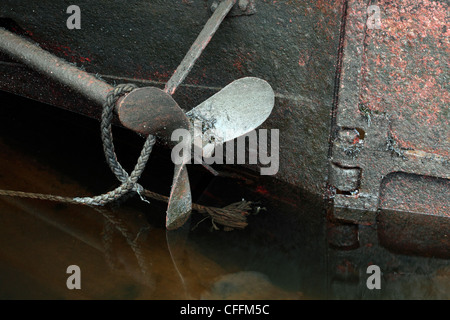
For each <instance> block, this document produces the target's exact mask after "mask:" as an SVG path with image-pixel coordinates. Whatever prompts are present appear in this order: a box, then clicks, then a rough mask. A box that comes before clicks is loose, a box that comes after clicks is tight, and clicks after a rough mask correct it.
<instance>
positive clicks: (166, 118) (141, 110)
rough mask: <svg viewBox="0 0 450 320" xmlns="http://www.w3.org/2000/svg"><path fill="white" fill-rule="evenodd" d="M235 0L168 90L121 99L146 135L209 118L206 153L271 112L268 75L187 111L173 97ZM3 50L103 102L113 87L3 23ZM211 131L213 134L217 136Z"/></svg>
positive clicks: (174, 198)
mask: <svg viewBox="0 0 450 320" xmlns="http://www.w3.org/2000/svg"><path fill="white" fill-rule="evenodd" d="M235 4H236V0H223V1H221V2H220V4H219V6H218V7H217V8H216V10H215V11H214V13H213V15H212V16H211V17H210V19H209V20H208V21H207V23H206V24H205V26H204V28H203V30H202V31H201V32H200V34H199V36H198V37H197V39H196V40H195V42H194V43H193V45H192V46H191V48H190V49H189V51H188V53H187V54H186V56H185V58H184V59H183V61H182V62H181V63H180V65H179V66H178V68H177V69H176V70H175V72H174V74H173V75H172V77H171V78H170V79H169V81H168V82H167V83H166V85H165V88H164V90H162V89H159V88H156V87H144V88H137V89H135V90H133V91H131V92H130V93H128V94H127V95H125V96H124V97H121V98H120V99H119V100H118V101H117V103H116V106H115V107H116V108H115V111H116V113H117V114H118V117H119V119H120V121H121V123H122V125H124V126H125V127H127V128H129V129H131V130H133V131H135V132H138V133H140V134H142V135H150V134H151V135H156V136H157V137H159V138H161V139H163V140H165V141H166V142H169V143H170V142H171V135H172V132H173V131H174V130H176V129H185V130H187V131H188V132H190V133H192V134H193V135H195V134H196V132H203V131H202V128H199V127H198V126H199V124H198V123H199V120H201V121H203V122H207V123H209V124H210V125H209V128H208V129H209V132H210V134H209V135H208V136H205V135H202V137H197V136H193V137H192V140H191V141H193V142H194V143H193V147H194V148H199V149H201V151H202V155H203V156H204V157H206V158H208V157H210V156H212V154H213V151H214V149H215V147H217V146H220V145H222V144H224V143H226V142H227V141H230V140H233V139H235V138H237V137H239V136H242V135H244V134H246V133H248V132H250V131H252V130H254V129H256V128H257V127H258V126H259V125H261V124H262V123H263V122H264V121H265V120H266V119H267V118H268V116H269V115H270V113H271V111H272V109H273V106H274V92H273V90H272V88H271V86H270V85H269V84H268V83H267V82H266V81H264V80H262V79H259V78H254V77H246V78H242V79H238V80H236V81H233V82H232V83H230V84H229V85H227V86H226V87H224V88H223V89H222V90H220V91H219V92H217V93H216V94H214V95H213V96H211V97H210V98H209V99H207V100H206V101H204V102H203V103H201V104H200V105H198V106H197V107H195V108H193V109H192V110H190V111H189V112H187V113H185V112H184V111H183V110H182V109H181V108H180V106H179V105H178V104H177V102H176V101H175V100H174V99H173V98H172V95H173V94H174V92H175V91H176V89H177V88H178V86H179V85H180V84H181V83H182V82H183V80H184V79H185V78H186V76H187V75H188V73H189V72H190V70H191V69H192V67H193V66H194V64H195V62H196V60H197V59H198V58H199V57H200V55H201V53H202V52H203V50H204V49H205V47H206V46H207V44H208V43H209V42H210V40H211V38H212V36H213V35H214V33H215V32H216V30H217V29H218V27H219V26H220V24H221V22H222V21H223V19H224V18H225V17H226V16H227V14H228V13H229V12H230V10H231V8H232V7H233V6H234V5H235ZM0 50H2V51H4V52H5V53H7V54H9V55H11V56H12V57H13V58H15V59H16V60H19V61H22V62H23V63H25V64H27V65H28V66H30V67H32V68H33V69H35V70H37V71H39V72H41V73H43V74H46V75H47V76H49V77H50V78H53V79H55V80H57V81H59V82H61V83H63V84H65V85H67V86H69V87H71V88H72V89H74V90H76V91H78V92H80V93H82V94H83V95H85V96H86V97H87V98H89V99H91V100H93V101H95V102H97V103H99V104H102V105H103V104H104V102H105V101H106V99H107V97H108V95H109V93H110V92H112V91H113V90H114V88H113V87H112V86H111V85H109V84H108V83H106V82H104V81H102V80H100V79H98V78H97V77H95V76H93V75H91V74H89V73H87V72H85V71H83V70H80V69H78V68H76V67H75V66H74V65H72V64H69V63H68V62H66V61H64V60H63V59H60V58H58V57H56V56H54V55H52V54H51V53H49V52H47V51H45V50H43V49H42V48H40V47H39V46H38V45H35V44H33V43H31V42H30V41H28V40H26V39H24V38H22V37H20V36H18V35H15V34H13V33H12V32H9V31H7V30H5V29H3V28H0ZM200 126H201V124H200ZM211 136H213V137H214V141H213V142H212V141H211V139H210V138H211ZM188 160H190V158H188V157H185V160H184V161H182V162H181V163H179V164H175V168H174V175H173V183H172V189H171V192H170V198H169V203H168V208H167V217H166V227H167V229H169V230H173V229H177V228H179V227H180V226H182V225H183V224H184V223H185V222H186V220H187V219H188V218H189V216H190V213H191V209H192V196H191V188H190V185H189V177H188V172H187V168H186V164H187V163H188V162H189V161H188Z"/></svg>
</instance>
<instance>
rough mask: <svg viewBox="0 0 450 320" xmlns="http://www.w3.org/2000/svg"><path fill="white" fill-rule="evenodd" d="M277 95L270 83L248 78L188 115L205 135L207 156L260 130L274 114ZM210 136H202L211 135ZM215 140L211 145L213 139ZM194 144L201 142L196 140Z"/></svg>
mask: <svg viewBox="0 0 450 320" xmlns="http://www.w3.org/2000/svg"><path fill="white" fill-rule="evenodd" d="M274 104H275V94H274V92H273V89H272V87H271V86H270V84H269V83H267V81H265V80H262V79H259V78H254V77H246V78H242V79H238V80H236V81H233V82H232V83H230V84H229V85H227V86H226V87H224V88H223V89H222V90H220V91H219V92H218V93H216V94H215V95H213V96H212V97H210V98H209V99H208V100H206V101H204V102H203V103H201V104H200V105H198V106H197V107H195V108H194V109H192V110H191V111H189V112H187V113H186V115H187V116H188V118H189V119H190V120H191V123H193V126H192V128H194V127H195V128H196V129H197V130H195V131H194V135H199V134H201V135H202V138H201V141H202V145H201V146H200V145H196V147H200V148H202V149H203V154H204V156H206V157H208V156H211V155H212V152H213V150H214V145H218V144H219V145H220V144H223V143H225V142H227V141H230V140H233V139H235V138H237V137H240V136H242V135H244V134H246V133H248V132H250V131H252V130H254V129H256V128H257V127H258V126H260V125H261V124H262V123H263V122H264V121H265V120H266V119H267V118H268V117H269V115H270V113H271V112H272V109H273V106H274ZM208 130H209V132H210V133H211V134H208V135H205V134H202V133H204V132H206V131H208ZM211 135H213V136H214V138H215V141H214V142H211V141H210V136H211ZM195 141H199V139H198V137H197V139H196V137H195V136H194V143H195Z"/></svg>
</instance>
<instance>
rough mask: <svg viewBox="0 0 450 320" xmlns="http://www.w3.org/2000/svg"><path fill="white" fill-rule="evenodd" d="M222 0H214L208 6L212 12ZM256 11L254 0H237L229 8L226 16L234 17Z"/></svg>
mask: <svg viewBox="0 0 450 320" xmlns="http://www.w3.org/2000/svg"><path fill="white" fill-rule="evenodd" d="M222 1H223V0H214V1H213V2H212V4H211V6H210V9H211V11H212V12H214V11H215V10H216V9H217V7H218V6H219V3H220V2H222ZM255 13H256V4H255V0H237V1H236V4H235V5H234V6H233V8H232V9H231V11H230V13H229V14H228V16H230V17H236V16H250V15H252V14H255Z"/></svg>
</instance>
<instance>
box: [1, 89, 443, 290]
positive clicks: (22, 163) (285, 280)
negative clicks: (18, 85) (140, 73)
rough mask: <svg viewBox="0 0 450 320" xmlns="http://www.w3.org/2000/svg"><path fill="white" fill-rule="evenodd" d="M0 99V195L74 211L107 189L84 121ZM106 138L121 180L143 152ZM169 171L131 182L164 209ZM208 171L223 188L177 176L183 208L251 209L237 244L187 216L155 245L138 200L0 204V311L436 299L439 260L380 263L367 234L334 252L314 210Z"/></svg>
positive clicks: (131, 140)
mask: <svg viewBox="0 0 450 320" xmlns="http://www.w3.org/2000/svg"><path fill="white" fill-rule="evenodd" d="M0 98H1V100H0V101H1V107H0V124H1V125H0V150H1V154H0V189H12V190H20V191H30V192H39V193H50V194H57V195H64V196H70V197H75V196H89V195H95V194H100V193H103V192H105V191H108V190H112V189H113V188H114V187H116V186H117V185H118V184H117V181H115V178H114V176H113V174H112V173H111V172H110V170H109V168H108V166H107V164H106V162H105V160H104V156H103V152H102V146H101V141H100V136H99V123H98V122H97V121H95V120H92V119H88V118H84V117H81V116H78V115H76V114H73V113H70V112H67V111H63V110H60V109H57V108H54V107H50V106H46V105H42V104H39V103H36V102H33V101H29V100H26V99H23V98H19V97H15V96H11V95H9V94H5V93H0ZM114 133H115V143H116V149H117V153H118V157H119V159H120V161H121V162H122V163H123V165H124V167H125V168H127V169H128V170H130V169H131V168H132V167H133V165H134V161H136V159H137V156H138V154H139V151H140V150H139V148H140V146H141V145H142V143H143V140H142V139H141V138H139V137H137V136H136V135H134V134H133V133H131V132H128V131H126V130H121V129H116V130H115V132H114ZM169 160H170V154H169V151H168V150H166V149H164V148H157V149H156V150H155V151H154V153H153V154H152V157H151V161H150V164H149V166H148V167H147V169H146V171H145V173H144V174H143V176H142V178H141V180H140V182H141V183H142V184H143V185H144V186H145V187H146V188H148V189H150V190H152V191H156V192H159V193H162V194H166V195H167V194H168V193H169V190H170V184H171V178H172V170H173V168H172V166H171V164H170V161H169ZM215 169H217V170H224V172H226V173H227V174H228V176H220V177H214V176H212V175H211V174H210V173H209V172H207V171H206V170H205V169H203V168H202V167H198V166H191V167H190V168H189V174H190V179H191V186H192V190H193V199H194V201H195V202H198V203H202V204H206V205H214V206H218V207H222V206H226V205H228V204H230V203H233V202H236V201H240V200H241V199H246V200H251V201H256V202H258V203H259V205H260V206H261V207H264V209H265V210H261V211H260V212H259V213H258V214H255V215H251V216H250V217H249V218H248V222H249V225H248V227H247V228H245V229H244V230H233V231H225V230H223V229H222V228H219V229H220V230H216V229H215V228H214V226H213V224H212V223H211V220H210V219H204V216H202V215H201V214H198V213H196V214H194V215H193V216H192V218H191V220H190V221H189V223H188V225H187V226H186V227H185V228H183V229H181V230H178V231H172V232H166V230H165V228H164V223H165V209H166V204H165V203H163V202H158V201H153V200H151V203H150V204H149V203H146V202H143V201H141V200H140V198H139V197H138V196H133V197H131V198H129V199H126V200H124V201H122V202H121V203H116V204H113V205H111V206H108V207H106V208H104V209H102V210H96V209H93V208H89V207H84V206H78V205H68V204H61V203H55V202H48V201H40V200H29V199H18V198H7V197H1V198H0V243H1V246H0V298H1V299H350V298H351V299H411V298H412V299H448V298H450V263H449V260H448V259H447V257H445V250H444V257H430V256H428V257H427V256H423V254H422V255H415V254H414V252H413V253H408V254H404V253H402V252H394V251H393V250H390V248H387V247H383V246H382V245H381V244H380V243H379V240H378V232H377V225H376V224H375V225H365V226H355V230H354V231H355V232H356V233H355V234H356V235H357V237H358V239H357V240H358V246H357V247H352V246H349V247H347V248H345V250H343V249H342V248H335V247H333V246H332V245H330V244H329V242H330V239H329V234H330V233H329V231H330V224H329V223H327V221H326V219H325V216H326V210H325V203H324V202H323V200H322V199H320V198H317V197H314V196H311V195H309V194H307V193H306V192H304V191H302V190H299V189H296V188H294V187H292V186H290V185H286V184H284V183H281V182H278V181H276V180H273V179H271V178H267V177H258V176H257V175H255V174H254V173H252V172H251V171H246V170H243V169H242V168H240V169H239V168H233V167H226V168H223V167H220V166H218V167H215ZM236 173H239V176H234V177H230V176H229V175H230V174H236ZM219 227H220V226H219ZM349 232H350V233H351V232H353V231H352V229H351V228H350V231H349ZM371 264H377V265H379V266H380V268H381V271H382V275H381V289H380V290H369V289H368V288H367V286H366V280H367V278H368V276H369V275H368V274H367V273H366V269H367V266H369V265H371ZM70 265H77V266H79V267H80V269H81V290H69V289H68V288H67V286H66V280H67V278H68V277H69V274H67V273H66V270H67V267H68V266H70Z"/></svg>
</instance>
